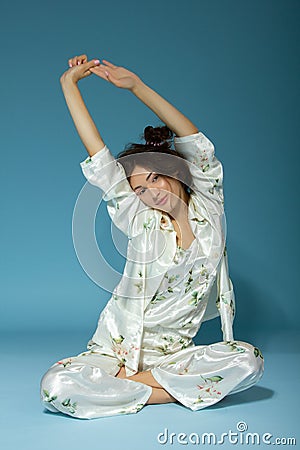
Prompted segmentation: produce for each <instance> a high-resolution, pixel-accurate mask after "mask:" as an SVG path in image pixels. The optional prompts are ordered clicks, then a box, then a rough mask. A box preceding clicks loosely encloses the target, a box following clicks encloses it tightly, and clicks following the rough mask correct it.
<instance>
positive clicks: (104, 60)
mask: <svg viewBox="0 0 300 450" xmlns="http://www.w3.org/2000/svg"><path fill="white" fill-rule="evenodd" d="M102 61H103V62H104V63H105V64H106V65H107V66H108V67H111V68H112V69H116V68H117V66H115V65H114V64H113V63H111V62H109V61H107V60H106V59H102Z"/></svg>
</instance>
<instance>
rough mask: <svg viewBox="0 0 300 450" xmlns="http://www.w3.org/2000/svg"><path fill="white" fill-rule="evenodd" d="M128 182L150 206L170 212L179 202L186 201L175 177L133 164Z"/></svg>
mask: <svg viewBox="0 0 300 450" xmlns="http://www.w3.org/2000/svg"><path fill="white" fill-rule="evenodd" d="M129 182H130V185H131V187H132V189H133V190H134V192H135V193H136V195H137V196H138V197H139V198H140V199H141V200H142V202H143V203H145V205H147V206H150V207H151V208H155V209H159V210H161V211H165V212H169V213H171V212H172V211H174V210H175V209H176V208H178V207H179V205H180V202H182V201H184V202H185V203H187V193H186V191H185V190H184V187H183V185H182V183H181V182H180V181H179V180H176V179H175V178H171V177H168V176H166V175H160V174H158V173H156V172H151V171H150V170H149V169H146V168H144V167H141V166H135V168H134V170H133V172H132V174H131V176H130V178H129Z"/></svg>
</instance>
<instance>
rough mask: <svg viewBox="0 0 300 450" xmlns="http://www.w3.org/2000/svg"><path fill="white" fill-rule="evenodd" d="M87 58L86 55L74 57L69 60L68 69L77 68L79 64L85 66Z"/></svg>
mask: <svg viewBox="0 0 300 450" xmlns="http://www.w3.org/2000/svg"><path fill="white" fill-rule="evenodd" d="M87 60H88V59H87V56H86V55H80V56H74V57H73V58H70V59H69V61H68V63H69V67H74V66H79V65H80V64H85V63H86V62H87Z"/></svg>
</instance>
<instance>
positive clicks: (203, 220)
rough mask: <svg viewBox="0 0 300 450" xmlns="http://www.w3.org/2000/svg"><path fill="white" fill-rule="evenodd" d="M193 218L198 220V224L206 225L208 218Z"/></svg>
mask: <svg viewBox="0 0 300 450" xmlns="http://www.w3.org/2000/svg"><path fill="white" fill-rule="evenodd" d="M192 220H194V221H195V222H197V225H204V224H205V223H206V222H207V220H206V219H202V220H199V219H198V218H197V217H193V218H192Z"/></svg>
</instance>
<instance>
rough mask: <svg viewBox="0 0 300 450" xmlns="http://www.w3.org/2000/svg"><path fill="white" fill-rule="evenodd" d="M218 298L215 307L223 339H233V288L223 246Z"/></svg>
mask: <svg viewBox="0 0 300 450" xmlns="http://www.w3.org/2000/svg"><path fill="white" fill-rule="evenodd" d="M217 280H218V300H217V307H218V309H219V313H220V317H221V326H222V332H223V340H224V341H233V329H232V326H233V320H234V316H235V296H234V289H233V285H232V282H231V279H230V278H229V274H228V259H227V250H226V247H225V250H224V254H223V257H222V259H221V262H220V270H219V272H218V278H217Z"/></svg>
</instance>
